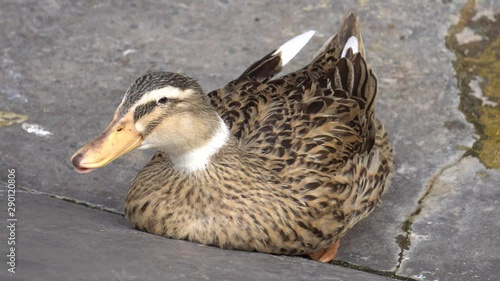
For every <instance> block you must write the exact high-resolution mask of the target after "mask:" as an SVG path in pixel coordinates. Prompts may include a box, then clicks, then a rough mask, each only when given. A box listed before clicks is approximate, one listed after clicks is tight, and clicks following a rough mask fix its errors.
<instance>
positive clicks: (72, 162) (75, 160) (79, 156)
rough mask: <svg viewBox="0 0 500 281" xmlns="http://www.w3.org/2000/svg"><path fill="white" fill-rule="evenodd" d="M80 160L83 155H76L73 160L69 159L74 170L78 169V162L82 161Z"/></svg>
mask: <svg viewBox="0 0 500 281" xmlns="http://www.w3.org/2000/svg"><path fill="white" fill-rule="evenodd" d="M82 158H83V154H81V153H78V154H77V155H75V156H74V157H73V159H71V164H73V166H75V167H76V168H79V167H80V162H81V161H82Z"/></svg>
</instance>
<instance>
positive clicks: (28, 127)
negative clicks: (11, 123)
mask: <svg viewBox="0 0 500 281" xmlns="http://www.w3.org/2000/svg"><path fill="white" fill-rule="evenodd" d="M22 128H23V130H25V131H26V132H28V133H30V134H34V135H36V136H38V137H44V138H48V137H49V136H50V135H53V134H52V133H51V132H49V131H47V130H45V129H44V128H43V127H42V126H40V125H38V124H30V123H23V125H22Z"/></svg>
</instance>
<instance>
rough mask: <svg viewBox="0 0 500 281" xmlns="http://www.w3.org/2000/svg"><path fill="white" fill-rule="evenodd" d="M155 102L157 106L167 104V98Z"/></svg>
mask: <svg viewBox="0 0 500 281" xmlns="http://www.w3.org/2000/svg"><path fill="white" fill-rule="evenodd" d="M156 102H157V103H159V104H166V103H167V102H168V98H167V97H162V98H159V99H158V100H157V101H156Z"/></svg>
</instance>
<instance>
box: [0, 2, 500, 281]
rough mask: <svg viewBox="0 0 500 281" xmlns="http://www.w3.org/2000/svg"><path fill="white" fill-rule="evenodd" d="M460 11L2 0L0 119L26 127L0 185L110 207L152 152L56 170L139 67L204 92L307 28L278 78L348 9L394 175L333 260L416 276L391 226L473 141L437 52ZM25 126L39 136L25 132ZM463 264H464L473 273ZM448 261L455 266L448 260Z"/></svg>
mask: <svg viewBox="0 0 500 281" xmlns="http://www.w3.org/2000/svg"><path fill="white" fill-rule="evenodd" d="M465 2H466V1H465V0H459V1H395V0H383V1H356V2H354V1H335V2H329V1H312V2H311V1H308V2H303V1H298V0H293V1H284V0H282V1H260V2H259V3H251V2H246V3H244V4H241V3H240V2H236V1H232V0H230V1H209V0H202V1H194V0H193V1H183V2H182V3H178V2H176V3H174V2H169V1H161V2H160V1H142V2H141V3H136V2H127V1H108V2H105V3H101V2H89V1H83V0H73V1H69V2H64V3H63V2H62V1H58V0H56V1H42V2H40V1H33V0H25V1H22V2H21V3H22V4H19V1H15V0H6V1H3V2H2V7H1V8H0V47H1V49H2V50H3V53H2V54H1V60H0V98H1V101H0V102H1V103H0V111H11V112H15V113H21V114H25V115H28V116H29V118H30V120H28V121H27V124H28V125H24V129H23V125H21V124H18V125H13V126H8V127H1V128H0V139H1V140H2V141H1V142H0V179H4V178H5V176H6V172H5V171H6V169H7V168H8V167H15V168H17V170H18V179H19V185H21V186H24V187H28V188H33V189H36V190H39V191H43V192H48V193H52V194H58V195H62V196H67V197H71V198H76V199H79V200H84V201H87V202H91V203H93V204H100V205H103V206H106V207H109V208H114V209H117V210H122V208H123V201H124V198H125V195H126V191H127V189H128V186H129V184H130V182H131V181H132V179H133V177H134V176H135V174H136V173H137V171H138V170H139V169H140V168H141V166H143V165H144V163H145V162H146V161H147V159H148V158H149V157H150V155H151V153H152V152H146V153H144V152H139V151H137V152H132V153H130V154H129V155H128V156H125V157H123V158H122V159H119V160H117V161H115V162H114V163H113V164H112V165H110V166H108V167H105V168H103V169H102V170H98V171H96V172H93V173H91V174H88V175H84V176H81V175H77V174H75V173H73V171H72V168H71V165H70V163H69V161H68V160H69V157H70V156H71V154H72V153H73V152H74V151H75V150H76V149H77V148H78V147H79V146H81V145H82V144H84V143H86V142H87V141H88V140H90V139H91V138H92V137H94V136H95V135H96V134H98V133H99V132H100V131H101V130H102V129H103V128H104V127H105V126H106V125H107V123H108V121H109V120H110V118H111V115H112V112H113V111H114V109H115V107H116V106H117V104H118V103H119V101H120V99H121V97H122V94H123V92H124V91H125V89H126V88H127V87H128V86H129V84H130V83H131V82H132V81H133V80H134V79H135V78H136V77H138V76H139V75H141V74H143V73H144V72H146V71H148V70H151V69H164V70H173V71H180V72H183V73H185V74H188V75H190V76H192V77H195V78H198V79H199V80H200V82H201V84H202V85H203V86H204V88H205V89H206V90H211V89H214V88H217V87H220V86H222V85H224V83H225V82H227V81H230V80H231V79H233V78H234V77H235V75H237V74H238V73H240V72H241V71H243V69H244V68H245V67H246V66H248V65H250V64H251V63H252V62H253V61H254V60H255V59H256V58H259V57H261V56H262V55H264V54H266V53H267V52H269V51H270V50H272V49H274V48H276V47H277V46H279V45H280V44H281V43H282V42H284V41H286V40H287V39H288V38H290V37H292V36H294V35H296V34H300V33H301V32H303V31H306V30H309V29H317V30H318V32H317V35H316V36H315V37H314V38H313V40H312V42H311V43H310V44H309V45H308V46H306V48H305V49H304V52H303V54H300V55H299V57H297V59H295V60H293V61H292V62H291V63H290V65H289V67H288V68H287V70H291V69H293V68H297V67H299V66H301V65H303V64H304V63H306V62H307V60H308V58H310V57H311V56H312V55H313V54H314V52H315V51H316V49H318V48H319V47H320V46H321V44H322V42H323V41H324V40H326V39H327V37H328V36H329V35H330V34H331V33H332V32H334V31H335V29H336V27H337V25H338V22H339V20H340V19H341V18H342V17H343V16H344V15H345V14H346V13H347V12H349V11H355V12H357V14H358V15H359V17H360V19H361V25H362V31H363V36H364V37H363V38H364V41H365V44H366V47H367V53H368V60H369V62H370V64H371V65H372V66H373V67H374V69H375V71H376V73H377V75H378V77H379V87H380V91H379V93H380V94H379V99H378V112H379V115H380V116H381V118H382V119H383V120H384V121H385V124H386V127H387V129H388V131H389V132H390V134H391V139H392V141H393V143H394V150H395V161H396V168H397V173H396V175H395V176H394V178H393V182H392V186H391V188H390V190H389V191H388V192H387V193H386V195H385V197H384V200H383V203H382V204H381V206H380V207H379V208H377V209H376V211H375V212H374V213H373V215H372V216H370V217H369V218H367V219H366V220H364V221H362V222H361V223H359V224H358V225H357V226H356V227H355V228H354V229H353V230H352V231H351V232H349V233H348V234H347V236H346V237H345V238H344V239H343V240H342V242H341V245H342V246H341V247H340V250H339V255H338V258H339V259H340V260H343V261H348V262H350V263H353V264H359V265H362V266H366V267H369V268H371V269H375V270H381V271H396V270H397V271H398V273H401V274H404V275H406V276H417V277H418V274H420V272H421V271H419V270H420V268H419V267H413V266H412V267H411V268H414V269H415V270H410V269H408V268H409V266H406V265H404V264H402V261H405V262H406V259H407V258H408V257H407V256H406V253H407V252H408V253H410V254H411V252H410V251H412V250H418V249H414V247H417V246H415V244H412V245H411V246H410V247H409V249H410V250H409V251H408V250H406V248H407V245H403V244H402V243H401V237H405V235H408V234H409V233H408V232H407V231H406V230H403V229H402V226H403V225H405V221H407V220H408V219H409V218H410V217H411V216H412V214H414V213H415V212H416V210H418V208H420V205H419V204H418V201H419V200H420V199H421V198H422V197H423V196H424V194H425V193H426V191H427V188H428V185H429V184H430V183H431V182H432V180H433V178H434V177H435V176H436V175H439V174H440V172H441V171H442V169H443V167H444V166H446V165H451V164H455V163H456V161H457V160H458V159H459V158H460V157H461V156H462V154H463V151H462V150H459V149H458V148H457V147H458V146H471V144H472V142H473V141H474V135H473V128H472V126H471V125H469V124H468V123H467V122H466V121H465V118H464V117H463V115H462V114H461V113H460V112H459V111H458V109H457V108H458V104H459V98H458V91H457V88H456V83H457V81H456V78H455V71H454V70H453V67H452V64H451V61H452V60H453V59H454V56H453V55H452V54H451V53H450V52H449V51H448V50H447V49H446V47H445V45H444V38H445V36H446V34H447V29H448V27H449V26H450V25H451V24H452V23H453V22H455V21H456V20H458V17H459V16H458V15H459V10H460V8H461V7H462V6H463V5H464V4H465ZM493 2H495V1H493ZM496 2H498V1H496ZM495 5H498V4H497V3H493V4H492V6H495ZM495 7H496V6H495ZM486 9H489V10H491V9H492V8H491V7H489V8H486ZM486 12H487V11H486ZM34 125H40V126H41V127H43V129H44V130H45V131H47V132H50V133H51V134H50V135H46V136H38V135H35V134H34V133H28V132H27V131H28V130H29V129H33V127H32V126H34ZM30 126H31V127H30ZM38 130H39V132H40V130H41V129H40V128H38ZM489 180H490V181H491V182H499V181H500V178H498V177H497V176H496V175H495V176H492V177H491V178H489ZM480 190H482V189H480ZM480 190H478V192H480ZM454 199H457V200H458V199H460V198H458V197H457V198H454ZM459 203H460V202H459V201H454V200H451V201H449V204H452V205H456V204H459ZM125 225H126V224H124V225H123V227H125ZM484 231H485V232H488V233H496V231H497V230H496V228H487V229H485V230H484ZM429 235H431V236H435V237H440V236H439V235H440V234H439V232H432V233H431V234H429ZM410 238H411V237H410ZM436 241H438V240H436ZM441 241H443V240H441ZM436 243H437V242H436ZM420 245H423V242H422V243H420ZM448 246H449V245H448ZM419 247H420V246H419ZM443 247H446V245H443ZM240 254H242V255H244V254H243V253H240ZM250 255H254V254H250ZM442 258H443V259H445V257H442ZM477 260H478V261H477V264H476V261H475V259H473V258H472V257H471V259H470V260H469V262H470V263H472V264H476V265H477V266H479V265H481V263H482V259H477ZM420 261H421V264H424V263H425V261H424V260H420ZM449 261H450V262H453V261H457V263H455V266H459V262H458V261H459V260H458V259H455V260H454V259H450V260H449ZM429 264H432V262H429ZM402 265H403V267H401V266H402ZM400 267H401V270H399V269H400ZM422 268H424V267H422ZM119 269H120V268H118V267H117V270H119ZM449 269H450V270H451V267H449ZM454 272H456V271H454V270H453V271H452V272H451V273H454ZM429 276H430V275H429ZM436 276H437V275H436ZM417 277H415V278H417Z"/></svg>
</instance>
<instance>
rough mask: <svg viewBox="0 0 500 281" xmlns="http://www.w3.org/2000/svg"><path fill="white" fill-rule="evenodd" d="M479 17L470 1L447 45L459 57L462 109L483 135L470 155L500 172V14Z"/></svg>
mask: <svg viewBox="0 0 500 281" xmlns="http://www.w3.org/2000/svg"><path fill="white" fill-rule="evenodd" d="M476 14H477V10H476V1H475V0H469V1H467V4H466V5H465V6H464V7H463V9H462V11H461V13H460V20H459V21H458V23H457V24H456V25H453V26H451V27H450V29H449V30H448V36H447V38H446V45H447V47H448V48H449V49H450V50H451V51H453V52H454V53H455V55H456V57H457V59H456V61H455V62H454V66H455V69H456V71H457V79H458V88H459V89H460V110H461V111H462V112H464V114H465V116H466V118H467V121H469V122H471V123H472V124H474V126H475V127H476V130H477V132H478V133H479V135H480V138H479V140H478V141H477V142H476V143H475V144H474V146H473V147H472V148H471V149H469V150H468V152H469V154H471V155H474V156H476V157H478V158H479V159H480V160H481V162H482V163H483V164H484V165H485V166H486V167H488V168H495V169H500V14H496V15H494V19H490V18H488V17H486V16H481V17H476ZM464 34H465V36H463V35H464ZM459 39H461V40H459ZM473 85H476V86H473ZM474 88H478V89H474ZM478 91H479V92H480V93H479V95H480V96H478V94H477V92H478Z"/></svg>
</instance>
